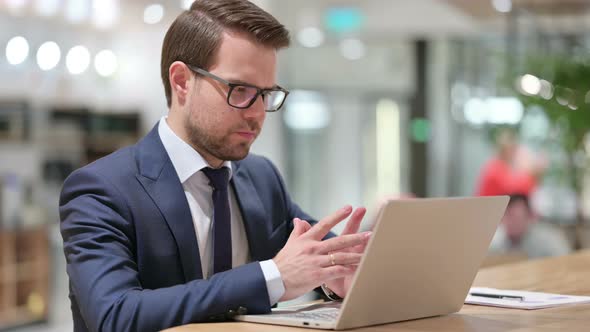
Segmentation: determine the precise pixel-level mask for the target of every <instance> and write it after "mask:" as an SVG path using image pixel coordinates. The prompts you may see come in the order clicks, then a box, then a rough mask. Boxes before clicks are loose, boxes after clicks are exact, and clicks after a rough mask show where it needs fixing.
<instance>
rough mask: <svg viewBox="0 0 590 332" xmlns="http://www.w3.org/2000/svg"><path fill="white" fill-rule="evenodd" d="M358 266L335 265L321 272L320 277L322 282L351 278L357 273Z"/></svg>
mask: <svg viewBox="0 0 590 332" xmlns="http://www.w3.org/2000/svg"><path fill="white" fill-rule="evenodd" d="M357 268H358V265H334V266H329V267H325V268H323V269H321V270H320V273H319V276H320V280H321V281H322V282H326V281H328V280H332V279H338V278H342V277H347V276H351V275H353V274H354V273H355V272H356V269H357Z"/></svg>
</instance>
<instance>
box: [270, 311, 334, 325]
mask: <svg viewBox="0 0 590 332" xmlns="http://www.w3.org/2000/svg"><path fill="white" fill-rule="evenodd" d="M339 312H340V310H339V309H336V308H326V309H319V310H313V311H299V312H294V313H281V314H273V317H277V318H294V319H306V320H320V321H326V322H328V321H334V320H336V318H338V313H339Z"/></svg>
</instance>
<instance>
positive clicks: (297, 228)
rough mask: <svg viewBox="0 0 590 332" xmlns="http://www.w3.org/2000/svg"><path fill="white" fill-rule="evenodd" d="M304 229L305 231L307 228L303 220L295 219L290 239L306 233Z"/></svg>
mask: <svg viewBox="0 0 590 332" xmlns="http://www.w3.org/2000/svg"><path fill="white" fill-rule="evenodd" d="M304 229H305V226H304V225H303V223H302V222H301V219H299V218H294V219H293V230H292V231H291V235H290V236H289V238H291V237H298V236H300V235H301V234H303V233H305V230H304Z"/></svg>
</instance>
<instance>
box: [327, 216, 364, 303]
mask: <svg viewBox="0 0 590 332" xmlns="http://www.w3.org/2000/svg"><path fill="white" fill-rule="evenodd" d="M365 212H366V209H365V208H358V209H356V210H355V211H354V213H353V214H352V217H350V219H349V220H348V222H347V223H346V226H345V227H344V230H343V231H342V234H341V235H340V236H350V235H351V234H356V233H357V232H358V230H359V228H360V225H361V221H362V220H363V217H364V215H365ZM365 234H366V233H365ZM369 234H370V233H369ZM367 243H368V241H366V242H364V243H362V244H359V245H357V246H354V247H348V248H344V249H341V250H339V251H338V253H352V254H360V255H362V254H363V253H364V252H365V248H366V246H367ZM334 256H336V253H334ZM335 261H336V263H338V264H340V262H339V261H338V260H337V259H335ZM353 278H354V274H349V275H345V276H344V277H342V278H336V279H332V280H328V281H326V286H328V288H330V289H331V290H332V291H333V292H334V293H336V294H337V295H338V296H340V297H342V298H344V297H345V296H346V294H348V290H349V289H350V286H351V285H352V279H353Z"/></svg>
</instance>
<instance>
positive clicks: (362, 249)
mask: <svg viewBox="0 0 590 332" xmlns="http://www.w3.org/2000/svg"><path fill="white" fill-rule="evenodd" d="M368 244H369V241H367V242H365V243H363V244H359V245H357V246H354V247H352V249H351V250H350V252H356V253H359V254H362V253H364V252H365V249H367V245H368Z"/></svg>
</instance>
